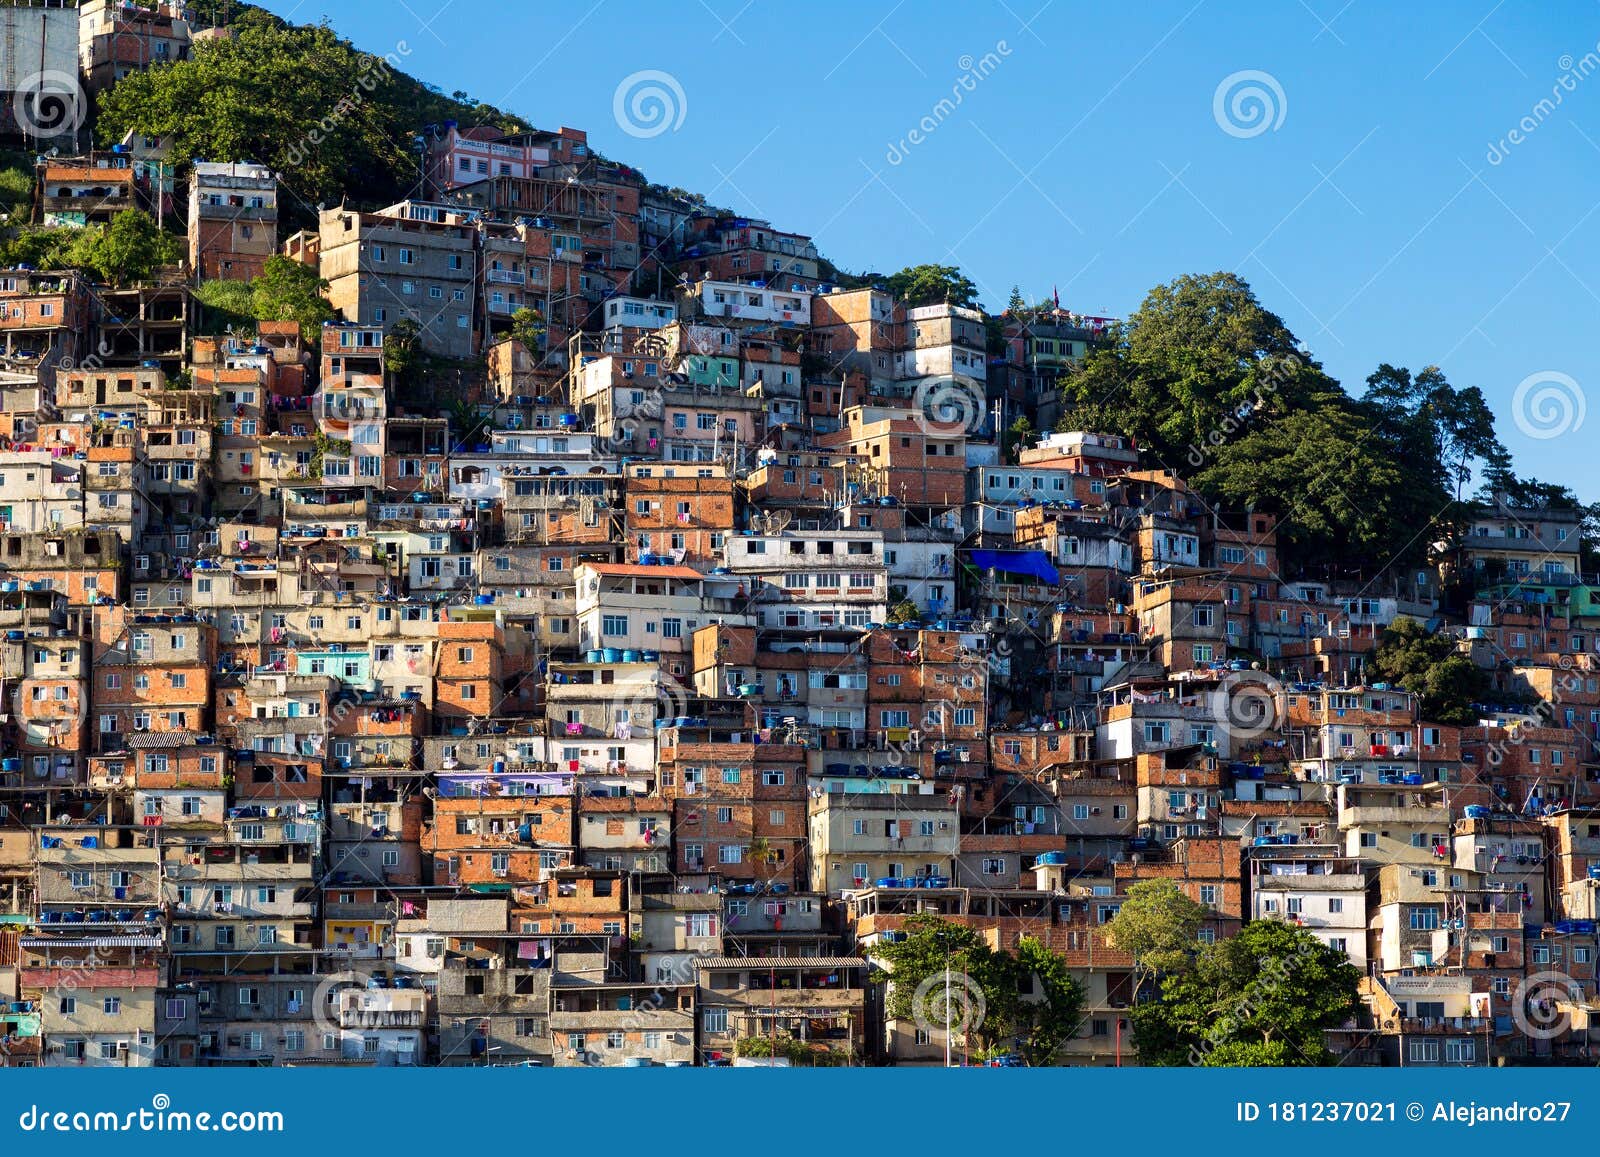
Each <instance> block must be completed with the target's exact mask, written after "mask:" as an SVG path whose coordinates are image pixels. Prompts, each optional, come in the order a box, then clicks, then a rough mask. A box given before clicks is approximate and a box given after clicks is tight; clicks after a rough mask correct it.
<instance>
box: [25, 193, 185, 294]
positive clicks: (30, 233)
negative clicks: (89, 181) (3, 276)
mask: <svg viewBox="0 0 1600 1157" xmlns="http://www.w3.org/2000/svg"><path fill="white" fill-rule="evenodd" d="M182 258H183V244H182V242H180V241H179V240H178V238H177V237H175V236H173V235H172V234H171V233H168V232H164V231H163V230H161V229H159V228H157V226H156V223H155V221H154V220H152V219H151V217H150V215H149V214H148V213H144V212H142V211H140V210H138V209H124V210H123V211H122V212H121V213H118V214H117V215H116V217H115V218H113V219H112V221H111V223H110V224H109V225H89V226H86V227H83V226H65V227H62V228H33V227H27V226H25V227H21V228H15V229H12V230H11V231H10V233H9V234H8V235H6V236H3V237H0V267H6V266H17V265H31V266H33V268H35V269H39V270H44V271H47V272H48V271H51V270H56V269H82V270H84V271H86V272H88V273H90V274H92V275H93V276H94V277H96V278H98V279H99V280H101V281H104V282H108V283H109V284H112V285H126V284H128V283H130V282H134V281H142V280H144V279H145V278H148V277H149V276H150V275H151V274H152V273H153V272H155V270H157V269H158V268H160V267H161V266H163V265H173V264H176V263H177V262H178V261H180V260H182Z"/></svg>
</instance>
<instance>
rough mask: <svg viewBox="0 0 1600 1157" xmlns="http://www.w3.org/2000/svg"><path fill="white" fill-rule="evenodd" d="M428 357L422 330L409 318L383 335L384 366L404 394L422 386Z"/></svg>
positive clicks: (395, 324)
mask: <svg viewBox="0 0 1600 1157" xmlns="http://www.w3.org/2000/svg"><path fill="white" fill-rule="evenodd" d="M426 359H427V355H426V354H425V353H424V352H423V349H422V330H421V328H420V327H419V326H418V325H417V323H416V322H415V321H413V320H411V319H410V318H409V317H402V318H400V319H399V320H398V321H396V322H395V323H394V324H393V325H391V326H390V327H389V329H388V332H386V333H385V334H384V335H383V364H384V368H385V369H387V370H388V371H389V376H390V377H391V378H393V379H394V383H395V386H396V387H397V388H398V389H399V391H400V392H401V393H402V394H409V393H411V392H413V391H415V390H416V388H417V387H418V386H420V385H421V384H422V375H423V367H424V364H425V362H426Z"/></svg>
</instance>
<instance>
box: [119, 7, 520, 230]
mask: <svg viewBox="0 0 1600 1157" xmlns="http://www.w3.org/2000/svg"><path fill="white" fill-rule="evenodd" d="M230 28H231V30H232V35H231V36H229V37H222V38H216V39H208V40H203V41H197V42H196V44H195V46H194V50H193V52H192V53H191V55H190V57H189V59H187V60H182V61H175V62H173V63H171V64H167V65H163V66H161V67H158V68H149V69H141V70H138V71H136V72H132V73H130V74H129V75H128V76H126V77H124V78H123V79H122V80H120V81H119V82H118V83H117V84H116V85H114V86H113V87H112V88H111V89H109V90H108V91H107V92H105V93H104V94H102V95H101V97H100V105H99V118H98V124H97V132H98V133H99V136H100V139H101V140H102V141H116V140H120V139H121V138H122V136H123V135H124V134H125V133H127V132H128V131H129V130H130V129H131V130H137V131H138V132H140V133H144V134H146V135H151V136H162V135H170V136H171V137H172V139H173V155H175V156H179V157H203V158H205V159H207V160H215V161H235V160H245V159H253V160H257V161H260V162H262V163H263V164H266V165H268V166H269V167H271V168H272V169H273V170H274V171H275V172H278V173H280V174H281V175H282V176H283V178H284V181H285V188H286V191H287V192H290V193H292V194H293V196H292V197H285V198H284V211H285V215H286V216H287V217H290V218H292V219H298V220H301V221H309V220H310V219H311V218H312V217H313V216H314V214H315V209H314V207H313V206H315V205H316V204H317V203H318V202H325V203H327V204H330V205H331V204H337V203H339V202H340V201H341V200H342V199H344V198H345V197H346V196H348V197H349V198H350V199H351V200H352V201H354V202H356V203H357V204H378V203H387V202H390V201H393V200H395V199H397V198H398V197H400V196H403V195H404V194H405V192H406V191H407V190H408V189H409V188H411V187H412V186H413V185H414V184H415V183H416V180H417V159H416V156H415V154H414V152H413V150H412V145H411V140H412V136H411V134H412V133H414V132H415V131H416V130H417V128H418V127H419V126H422V125H426V124H430V123H440V122H442V121H445V120H457V121H459V122H460V123H461V124H462V125H480V124H493V125H496V126H498V127H501V128H506V129H526V128H528V127H529V126H528V125H527V124H526V123H525V122H523V121H521V120H520V119H518V118H515V117H510V116H508V115H507V114H504V113H502V112H500V111H499V110H498V109H495V108H493V107H492V106H490V105H485V104H481V103H476V102H474V103H471V104H468V103H466V102H463V101H460V100H455V99H452V98H450V97H446V96H444V95H443V94H441V93H439V92H438V91H437V90H435V89H432V88H430V87H429V86H427V85H424V84H422V83H420V82H418V81H416V80H413V79H412V78H411V77H408V76H406V75H405V74H404V73H403V72H401V71H400V70H399V69H398V68H397V67H396V65H397V64H399V63H400V61H399V58H398V57H397V56H391V58H390V59H385V58H383V57H379V56H373V55H371V54H369V53H364V52H358V51H356V50H355V48H353V47H352V46H351V45H350V43H349V42H348V41H346V40H342V39H340V38H339V37H338V36H336V35H335V34H334V33H333V31H332V29H330V28H328V27H326V26H323V25H301V26H294V25H290V24H288V23H286V22H285V21H283V20H281V19H279V18H278V17H276V16H273V15H272V14H270V13H268V12H266V11H264V10H262V9H260V8H256V7H253V6H248V5H246V6H242V7H241V8H240V9H239V12H238V14H237V15H236V16H235V17H234V19H233V20H232V21H231V24H230Z"/></svg>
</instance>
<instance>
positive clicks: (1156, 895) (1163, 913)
mask: <svg viewBox="0 0 1600 1157" xmlns="http://www.w3.org/2000/svg"><path fill="white" fill-rule="evenodd" d="M1207 911H1208V910H1207V908H1206V906H1205V905H1204V904H1201V903H1200V902H1199V901H1197V900H1192V899H1190V898H1189V896H1188V895H1187V894H1186V893H1185V892H1184V891H1183V889H1181V888H1179V887H1178V885H1177V884H1175V883H1173V882H1172V881H1171V880H1144V881H1142V882H1140V883H1137V884H1131V885H1129V887H1128V894H1127V897H1126V898H1125V899H1124V900H1123V901H1122V907H1121V908H1119V909H1118V910H1117V914H1116V915H1115V916H1113V917H1112V918H1111V923H1109V924H1108V925H1106V939H1107V941H1108V942H1109V943H1110V944H1111V945H1112V946H1113V947H1115V948H1116V949H1117V950H1118V951H1119V952H1126V953H1128V954H1129V955H1131V956H1132V957H1133V960H1134V969H1135V973H1136V983H1135V986H1134V989H1135V991H1140V990H1142V989H1143V988H1144V986H1145V984H1146V983H1147V982H1148V981H1150V980H1153V979H1155V978H1157V977H1159V976H1161V975H1163V974H1165V973H1170V972H1177V971H1180V970H1182V969H1184V968H1187V967H1188V965H1189V960H1190V957H1191V956H1192V955H1193V954H1194V951H1195V948H1196V945H1197V944H1198V942H1199V936H1200V927H1201V925H1203V924H1204V923H1205V920H1206V915H1207Z"/></svg>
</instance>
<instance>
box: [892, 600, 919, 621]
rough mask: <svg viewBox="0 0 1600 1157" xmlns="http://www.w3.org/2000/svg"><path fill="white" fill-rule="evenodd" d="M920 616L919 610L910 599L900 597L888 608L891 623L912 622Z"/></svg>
mask: <svg viewBox="0 0 1600 1157" xmlns="http://www.w3.org/2000/svg"><path fill="white" fill-rule="evenodd" d="M921 617H922V612H921V610H919V609H918V608H917V604H916V603H914V602H912V601H911V600H910V599H905V598H903V599H900V600H899V601H898V602H896V603H895V604H894V605H893V606H891V607H890V608H889V622H891V623H914V622H916V621H917V620H918V619H919V618H921Z"/></svg>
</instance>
